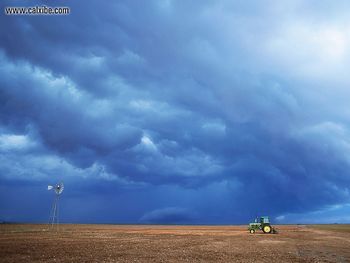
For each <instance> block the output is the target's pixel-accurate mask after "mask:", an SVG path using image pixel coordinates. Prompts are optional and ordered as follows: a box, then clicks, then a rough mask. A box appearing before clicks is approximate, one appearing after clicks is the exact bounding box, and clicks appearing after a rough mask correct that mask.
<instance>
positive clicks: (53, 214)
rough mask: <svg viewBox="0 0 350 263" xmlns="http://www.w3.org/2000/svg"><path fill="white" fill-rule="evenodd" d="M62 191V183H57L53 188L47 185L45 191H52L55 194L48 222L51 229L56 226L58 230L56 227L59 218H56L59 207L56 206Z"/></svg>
mask: <svg viewBox="0 0 350 263" xmlns="http://www.w3.org/2000/svg"><path fill="white" fill-rule="evenodd" d="M63 189H64V185H63V183H58V184H56V185H54V186H52V185H49V186H48V187H47V190H53V192H54V193H55V198H54V200H53V203H52V208H51V214H50V221H49V225H50V226H51V228H53V227H54V226H55V225H56V226H57V229H58V225H59V217H58V215H59V213H58V212H59V206H58V205H59V200H60V195H61V194H62V192H63Z"/></svg>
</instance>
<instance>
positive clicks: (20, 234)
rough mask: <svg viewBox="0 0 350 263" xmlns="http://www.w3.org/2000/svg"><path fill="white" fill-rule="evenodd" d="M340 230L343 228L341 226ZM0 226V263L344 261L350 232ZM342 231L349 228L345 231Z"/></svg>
mask: <svg viewBox="0 0 350 263" xmlns="http://www.w3.org/2000/svg"><path fill="white" fill-rule="evenodd" d="M342 227H343V226H342ZM277 229H278V231H279V233H278V234H275V235H273V234H263V233H255V234H249V233H248V231H247V229H246V226H141V225H140V226H139V225H138V226H128V225H123V226H120V225H61V226H60V228H59V231H58V232H56V231H52V230H48V229H47V226H45V225H0V262H350V232H349V231H339V229H336V230H334V229H332V228H330V229H329V228H318V227H307V226H277ZM344 229H350V226H348V227H345V228H344Z"/></svg>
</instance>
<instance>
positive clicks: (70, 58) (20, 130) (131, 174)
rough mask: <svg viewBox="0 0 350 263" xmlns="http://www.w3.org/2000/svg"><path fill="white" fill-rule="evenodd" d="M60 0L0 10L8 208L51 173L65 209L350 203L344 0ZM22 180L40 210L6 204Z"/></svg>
mask: <svg viewBox="0 0 350 263" xmlns="http://www.w3.org/2000/svg"><path fill="white" fill-rule="evenodd" d="M61 3H62V5H63V4H66V5H69V6H70V7H71V9H72V14H71V15H69V16H59V17H58V16H57V17H53V16H51V17H47V16H35V17H33V16H31V17H28V16H21V17H19V16H5V15H1V16H0V23H1V24H3V25H5V26H3V27H1V28H0V41H1V46H0V75H1V78H0V160H1V162H0V181H1V188H3V192H2V193H1V204H0V215H1V216H2V217H4V219H6V220H32V221H35V220H44V218H45V213H46V210H47V208H48V206H49V201H47V202H46V203H45V204H39V203H37V202H36V200H40V197H44V196H47V198H49V197H48V194H47V193H40V194H39V193H30V191H31V190H30V189H36V190H35V191H39V190H38V188H36V187H37V186H38V185H41V184H42V185H43V189H45V185H46V184H48V183H52V182H55V181H57V180H64V181H65V183H66V188H65V191H66V192H67V193H66V197H65V198H66V206H65V207H66V213H65V215H64V216H65V220H66V221H69V220H70V221H74V222H79V221H84V220H85V221H89V222H90V221H91V222H92V221H93V222H140V221H142V222H144V221H147V222H148V221H149V222H152V223H153V222H156V223H161V222H165V223H168V222H171V223H189V221H191V222H190V223H236V222H237V223H239V222H245V221H246V220H248V219H249V218H250V217H252V216H255V215H256V214H260V213H262V214H264V215H265V214H269V215H271V216H275V217H278V218H280V219H281V218H285V217H287V216H288V215H291V214H306V215H309V216H311V217H312V215H313V214H312V212H313V211H320V210H322V209H325V208H327V207H329V206H332V205H338V206H344V207H346V206H347V204H349V203H350V192H349V184H350V174H349V168H350V167H349V165H350V139H349V138H350V137H349V135H350V134H349V128H350V126H349V123H350V122H349V121H350V110H349V107H348V101H349V99H350V94H349V89H348V88H347V87H348V85H349V81H350V78H349V77H348V74H347V69H348V68H349V66H350V60H349V58H350V57H349V55H350V51H349V48H348V47H349V45H348V44H349V41H350V31H349V30H348V28H349V24H350V19H349V16H348V15H347V13H348V11H349V10H350V6H349V4H348V3H347V2H346V1H337V3H334V2H332V1H321V3H320V2H319V1H318V2H317V3H318V4H317V5H316V4H312V3H309V4H306V3H302V2H301V1H285V2H283V3H276V2H275V1H263V2H260V1H259V2H258V1H248V2H246V3H242V2H241V1H233V2H232V1H215V2H213V1H201V2H200V3H196V4H195V3H188V2H187V1H156V0H154V1H147V3H146V2H145V3H139V2H133V1H131V2H130V1H118V2H116V3H104V4H103V6H104V8H101V5H102V4H101V3H100V2H98V1H88V2H84V4H83V3H73V2H65V1H61V2H60V4H61ZM13 4H14V3H12V2H10V1H5V2H3V3H1V6H2V7H3V6H7V5H13ZM21 4H22V5H31V4H33V3H32V2H30V1H25V2H22V3H21ZM316 6H317V7H316ZM18 186H21V187H24V188H25V189H26V190H25V191H26V192H28V200H32V203H31V205H30V206H31V207H33V209H34V208H36V211H38V212H37V215H35V214H32V215H25V214H23V213H22V214H21V213H20V212H14V210H19V211H20V208H21V207H23V205H22V204H21V198H19V197H17V196H16V194H15V193H16V192H17V190H16V189H18V188H17V187H18ZM33 191H34V190H33ZM5 200H6V201H5ZM83 200H88V202H84V201H83ZM106 200H108V201H107V202H106ZM78 206H79V209H76V207H78ZM15 208H18V209H15ZM45 209H46V210H45ZM63 209H64V208H63ZM175 210H176V211H175ZM72 211H76V212H75V213H74V212H72ZM96 211H98V215H96ZM189 211H192V212H191V213H193V214H195V215H196V216H195V217H193V216H191V215H193V214H191V213H190V212H189ZM285 219H286V220H287V221H288V218H285ZM291 220H295V218H293V217H291Z"/></svg>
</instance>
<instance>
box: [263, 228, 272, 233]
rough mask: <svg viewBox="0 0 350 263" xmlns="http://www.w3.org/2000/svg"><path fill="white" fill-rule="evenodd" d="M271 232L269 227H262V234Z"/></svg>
mask: <svg viewBox="0 0 350 263" xmlns="http://www.w3.org/2000/svg"><path fill="white" fill-rule="evenodd" d="M271 231H272V228H271V226H264V227H263V232H264V233H271Z"/></svg>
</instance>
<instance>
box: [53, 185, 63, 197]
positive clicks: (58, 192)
mask: <svg viewBox="0 0 350 263" xmlns="http://www.w3.org/2000/svg"><path fill="white" fill-rule="evenodd" d="M63 189H64V185H63V183H59V184H56V186H55V192H56V194H57V195H60V194H61V193H62V192H63Z"/></svg>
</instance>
